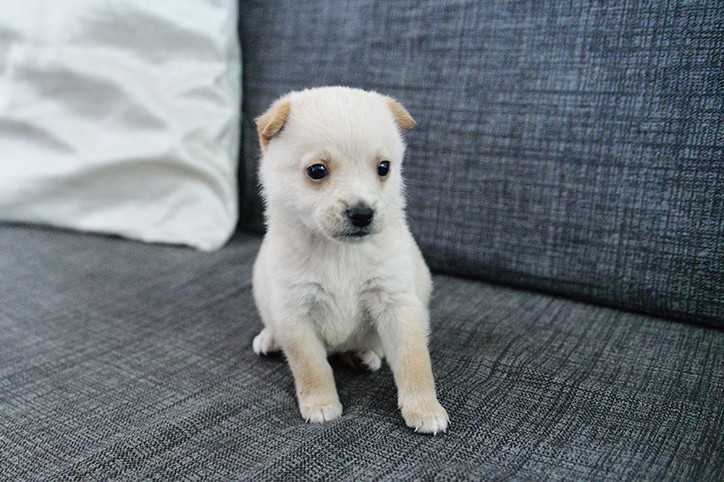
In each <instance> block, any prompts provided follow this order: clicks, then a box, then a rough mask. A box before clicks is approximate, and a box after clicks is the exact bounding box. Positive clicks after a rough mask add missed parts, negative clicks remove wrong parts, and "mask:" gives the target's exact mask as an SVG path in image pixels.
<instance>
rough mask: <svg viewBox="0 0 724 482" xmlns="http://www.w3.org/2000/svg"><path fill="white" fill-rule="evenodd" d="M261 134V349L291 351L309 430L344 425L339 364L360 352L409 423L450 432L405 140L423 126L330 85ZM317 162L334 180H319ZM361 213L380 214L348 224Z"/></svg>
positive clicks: (292, 100) (285, 105) (272, 112)
mask: <svg viewBox="0 0 724 482" xmlns="http://www.w3.org/2000/svg"><path fill="white" fill-rule="evenodd" d="M257 125H258V129H259V138H260V142H261V145H262V148H263V156H262V160H261V166H260V171H259V172H260V178H261V184H262V193H263V196H264V199H265V202H266V220H267V234H266V237H265V238H264V242H263V244H262V247H261V250H260V252H259V255H258V258H257V260H256V264H255V266H254V298H255V301H256V304H257V307H258V309H259V313H260V315H261V318H262V321H263V323H264V326H265V327H264V329H263V330H262V331H261V332H260V333H259V335H258V336H257V337H256V338H255V339H254V343H253V348H254V351H255V352H256V353H257V354H266V353H268V352H272V351H277V350H280V349H281V350H283V351H284V354H285V355H286V357H287V360H288V362H289V365H290V367H291V370H292V373H293V375H294V381H295V385H296V389H297V396H298V401H299V410H300V411H301V414H302V417H304V418H305V419H306V420H308V421H310V422H323V421H326V420H332V419H335V418H337V417H339V416H341V415H342V405H341V404H340V402H339V398H338V396H337V390H336V387H335V383H334V378H333V375H332V368H331V367H330V365H329V363H328V361H327V356H328V355H330V354H332V353H346V352H355V353H356V354H357V357H358V359H359V360H361V362H362V364H364V365H365V366H366V367H367V368H368V369H371V370H376V369H378V368H379V367H380V364H381V359H382V358H383V356H385V355H386V356H387V359H388V361H389V363H390V367H391V368H392V372H393V374H394V377H395V382H396V384H397V389H398V402H399V406H400V409H401V411H402V416H403V418H404V420H405V422H406V423H407V425H408V426H410V427H412V428H414V429H415V430H416V431H420V432H424V433H433V434H434V433H437V432H442V431H445V430H446V429H447V426H448V415H447V412H446V411H445V409H444V408H443V407H442V406H441V405H440V404H439V403H438V401H437V396H436V394H435V385H434V381H433V377H432V369H431V365H430V356H429V353H428V349H427V339H428V303H429V299H430V292H431V289H432V283H431V279H430V273H429V271H428V269H427V266H426V265H425V262H424V260H423V258H422V255H421V254H420V251H419V249H418V247H417V245H416V244H415V241H414V240H413V238H412V236H411V234H410V231H409V229H408V227H407V223H406V220H405V213H404V208H405V199H404V192H403V191H404V187H403V182H402V177H401V168H402V159H403V155H404V151H405V145H404V142H403V139H402V135H401V133H402V132H403V131H405V130H407V129H409V128H411V127H413V126H414V125H415V121H414V120H413V119H412V117H410V115H409V114H408V112H407V111H406V110H405V109H404V107H402V106H401V105H400V104H399V103H397V102H396V101H394V100H393V99H391V98H389V97H385V96H382V95H380V94H377V93H374V92H366V91H362V90H357V89H350V88H345V87H325V88H318V89H311V90H305V91H301V92H293V93H291V94H289V95H287V96H285V97H282V98H281V99H279V100H277V101H276V102H275V103H274V104H273V105H272V106H271V107H270V108H269V110H268V111H267V112H266V113H264V114H263V115H262V116H261V117H259V118H258V119H257ZM382 161H388V162H389V164H390V170H389V174H387V175H386V176H380V175H379V174H378V165H379V163H380V162H382ZM314 164H323V165H324V166H325V167H326V170H327V171H326V172H327V177H325V178H323V179H321V180H313V179H311V178H310V176H309V175H308V173H307V168H308V167H309V166H311V165H314ZM359 206H364V207H369V208H371V209H373V210H374V216H373V218H372V222H371V223H370V224H369V226H367V227H365V228H364V229H358V228H357V227H355V226H354V225H352V223H351V221H350V217H349V216H348V214H347V211H348V209H352V208H355V207H359Z"/></svg>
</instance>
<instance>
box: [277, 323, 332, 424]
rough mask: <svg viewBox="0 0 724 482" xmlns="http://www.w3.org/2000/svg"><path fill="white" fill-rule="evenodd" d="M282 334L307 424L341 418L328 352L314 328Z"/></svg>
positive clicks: (285, 351) (283, 344)
mask: <svg viewBox="0 0 724 482" xmlns="http://www.w3.org/2000/svg"><path fill="white" fill-rule="evenodd" d="M303 325H304V324H303V322H302V323H298V324H297V327H296V328H295V329H294V330H287V332H286V333H283V334H282V335H281V339H280V343H281V346H282V350H283V351H284V354H285V355H286V357H287V361H288V362H289V366H290V367H291V369H292V374H293V375H294V384H295V386H296V389H297V399H298V402H299V411H300V412H301V414H302V417H303V418H304V420H306V421H307V422H314V423H318V422H325V421H329V420H334V419H335V418H339V417H340V416H341V415H342V404H341V403H339V396H338V395H337V388H336V386H335V384H334V376H333V375H332V367H331V366H330V365H329V362H328V361H327V351H326V349H325V348H324V345H323V344H322V342H321V341H320V340H319V338H317V336H316V334H315V333H314V332H313V331H312V330H311V329H304V328H301V326H303Z"/></svg>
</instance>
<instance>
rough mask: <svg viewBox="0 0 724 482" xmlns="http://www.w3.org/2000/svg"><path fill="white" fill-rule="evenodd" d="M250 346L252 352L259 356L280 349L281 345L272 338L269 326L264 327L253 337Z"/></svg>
mask: <svg viewBox="0 0 724 482" xmlns="http://www.w3.org/2000/svg"><path fill="white" fill-rule="evenodd" d="M252 348H253V349H254V353H256V354H257V355H259V356H261V355H268V354H269V353H275V352H278V351H281V347H280V346H279V344H278V343H277V341H276V340H275V339H274V335H273V334H272V332H271V330H270V329H269V328H264V329H263V330H261V331H260V332H259V334H258V335H256V336H255V337H254V341H253V343H252Z"/></svg>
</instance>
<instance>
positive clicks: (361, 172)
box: [256, 87, 415, 242]
mask: <svg viewBox="0 0 724 482" xmlns="http://www.w3.org/2000/svg"><path fill="white" fill-rule="evenodd" d="M256 122H257V127H258V131H259V140H260V142H261V146H262V150H263V155H262V160H261V166H260V179H261V185H262V194H263V196H264V199H265V202H266V209H267V218H268V221H269V222H271V221H272V219H273V218H275V217H276V218H283V219H284V220H285V221H286V222H287V223H290V224H297V225H302V226H304V227H306V228H307V229H309V230H312V231H314V232H316V233H319V234H322V235H324V236H325V237H327V238H329V239H333V240H336V241H341V242H359V241H363V240H365V239H367V238H368V237H369V236H370V235H373V234H375V233H377V232H379V231H381V230H383V229H384V228H385V225H386V224H387V223H393V222H402V220H403V216H404V214H403V211H404V194H403V184H402V177H401V170H402V158H403V155H404V151H405V144H404V141H403V139H402V133H403V132H405V131H407V130H408V129H410V128H412V127H413V126H414V125H415V121H414V120H413V119H412V117H410V114H408V113H407V111H406V110H405V108H404V107H402V106H401V105H400V104H399V103H397V102H396V101H395V100H393V99H391V98H390V97H385V96H382V95H380V94H377V93H374V92H366V91H363V90H358V89H350V88H346V87H323V88H317V89H310V90H305V91H301V92H293V93H291V94H288V95H286V96H284V97H282V98H280V99H278V100H277V101H276V102H274V103H273V104H272V106H271V107H270V108H269V110H267V111H266V112H265V113H264V114H263V115H261V116H260V117H259V118H257V120H256Z"/></svg>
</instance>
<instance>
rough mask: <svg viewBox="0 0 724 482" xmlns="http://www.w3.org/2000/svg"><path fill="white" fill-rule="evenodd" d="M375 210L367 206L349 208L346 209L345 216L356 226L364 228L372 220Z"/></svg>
mask: <svg viewBox="0 0 724 482" xmlns="http://www.w3.org/2000/svg"><path fill="white" fill-rule="evenodd" d="M374 215H375V212H374V211H373V210H372V209H370V208H368V207H361V208H351V209H348V210H347V217H348V218H349V220H350V221H351V222H352V224H354V225H355V226H357V227H358V228H366V227H367V226H369V225H370V223H371V222H372V217H373V216H374Z"/></svg>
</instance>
